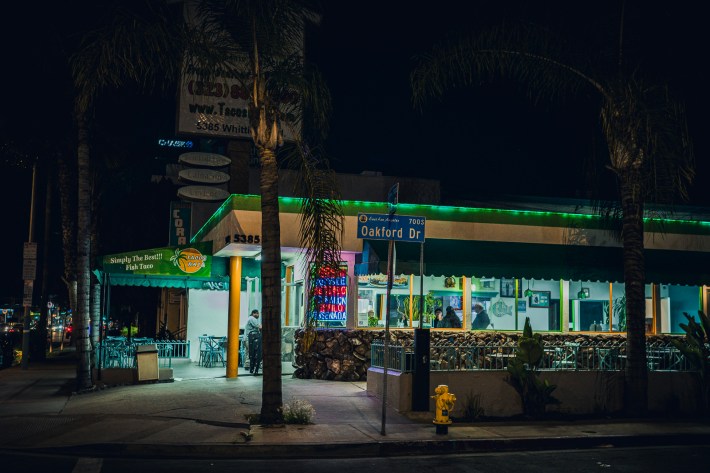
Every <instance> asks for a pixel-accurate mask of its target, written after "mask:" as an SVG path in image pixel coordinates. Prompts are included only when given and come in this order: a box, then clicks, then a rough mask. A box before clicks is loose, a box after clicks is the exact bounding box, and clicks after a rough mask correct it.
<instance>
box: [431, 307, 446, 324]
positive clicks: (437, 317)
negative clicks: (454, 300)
mask: <svg viewBox="0 0 710 473" xmlns="http://www.w3.org/2000/svg"><path fill="white" fill-rule="evenodd" d="M443 318H444V313H443V312H442V310H441V309H440V308H438V307H437V308H436V309H435V310H434V319H433V320H432V321H431V326H432V328H441V324H442V321H441V319H443Z"/></svg>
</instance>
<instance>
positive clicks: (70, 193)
mask: <svg viewBox="0 0 710 473" xmlns="http://www.w3.org/2000/svg"><path fill="white" fill-rule="evenodd" d="M58 164H59V172H58V181H59V182H58V183H59V185H58V188H59V205H60V209H61V212H60V213H61V225H62V253H63V254H62V256H63V259H64V275H63V277H62V281H64V284H65V285H66V287H67V299H68V300H69V308H70V309H71V311H72V314H75V313H76V186H75V185H74V182H75V181H74V178H73V177H74V176H73V173H72V171H71V169H70V167H69V163H67V161H66V159H65V158H64V156H63V155H60V156H59V160H58Z"/></svg>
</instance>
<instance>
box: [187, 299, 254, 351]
mask: <svg viewBox="0 0 710 473" xmlns="http://www.w3.org/2000/svg"><path fill="white" fill-rule="evenodd" d="M250 310H251V308H250V307H249V301H248V298H247V294H246V292H244V291H242V296H241V310H240V317H239V328H244V325H245V324H246V322H247V317H248V316H249V311H250ZM228 312H229V292H228V291H208V290H202V289H190V293H189V297H188V306H187V339H188V340H190V359H191V360H192V361H199V359H200V340H199V338H198V337H200V336H202V335H215V336H220V337H221V336H226V335H227V314H228Z"/></svg>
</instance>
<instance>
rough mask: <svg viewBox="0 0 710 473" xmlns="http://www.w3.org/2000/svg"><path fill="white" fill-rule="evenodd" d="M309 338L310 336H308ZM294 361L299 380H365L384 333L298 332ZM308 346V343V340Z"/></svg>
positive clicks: (452, 341)
mask: <svg viewBox="0 0 710 473" xmlns="http://www.w3.org/2000/svg"><path fill="white" fill-rule="evenodd" d="M309 334H310V335H311V336H310V337H309V336H308V335H309ZM520 335H521V334H520V333H517V332H516V333H512V332H493V331H483V332H464V331H457V332H443V331H438V330H437V331H431V332H430V336H431V339H430V343H431V346H432V347H434V346H437V347H441V346H457V345H458V346H460V345H464V346H466V345H467V346H471V345H511V344H516V343H517V340H518V338H519V337H520ZM295 337H296V338H295V345H296V346H295V350H296V359H295V361H294V367H295V368H296V370H295V372H294V377H296V378H301V379H326V380H334V381H365V380H367V370H368V368H369V367H370V345H371V343H372V341H373V340H383V339H384V330H335V329H318V330H315V331H305V330H302V329H299V330H297V331H296V334H295ZM670 338H674V337H673V336H668V335H658V336H649V337H647V344H649V345H650V344H653V343H659V342H660V343H667V342H668V340H669V339H670ZM543 339H544V340H545V342H547V343H548V344H551V345H559V344H562V343H564V342H575V343H580V344H585V345H596V346H605V345H606V346H608V345H616V344H621V343H624V342H625V341H626V336H625V335H623V334H576V333H565V334H543ZM311 340H312V342H311V343H308V342H309V341H311ZM390 343H391V344H392V345H400V346H406V347H411V346H413V343H414V332H413V331H412V330H392V331H391V332H390Z"/></svg>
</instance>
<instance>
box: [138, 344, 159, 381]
mask: <svg viewBox="0 0 710 473" xmlns="http://www.w3.org/2000/svg"><path fill="white" fill-rule="evenodd" d="M136 366H138V381H157V380H158V378H159V377H160V370H159V368H158V348H157V346H156V345H155V344H152V345H138V346H137V347H136Z"/></svg>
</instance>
